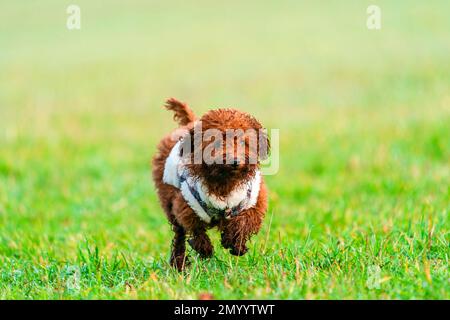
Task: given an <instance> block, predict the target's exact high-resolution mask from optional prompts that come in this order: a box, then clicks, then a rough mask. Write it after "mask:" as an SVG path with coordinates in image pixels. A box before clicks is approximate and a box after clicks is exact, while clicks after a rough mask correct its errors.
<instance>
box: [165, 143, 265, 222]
mask: <svg viewBox="0 0 450 320" xmlns="http://www.w3.org/2000/svg"><path fill="white" fill-rule="evenodd" d="M180 145H181V142H180V141H179V142H177V143H176V144H175V146H174V147H173V148H172V150H171V152H170V154H169V156H168V157H167V159H166V164H165V167H164V175H163V182H164V183H166V184H170V185H172V186H174V187H176V188H178V189H180V191H181V194H182V195H183V198H184V199H185V200H186V202H187V203H188V204H189V206H190V207H191V208H192V210H194V212H195V213H196V214H197V215H198V216H199V217H200V218H201V219H202V220H203V221H205V222H207V223H210V222H211V218H212V216H213V213H212V212H217V211H218V210H219V211H225V210H229V211H236V214H238V213H239V212H240V211H242V210H246V209H249V208H251V207H253V206H255V204H256V202H257V200H258V195H259V189H260V186H261V173H260V171H259V170H258V171H256V173H255V175H254V176H253V178H252V179H251V180H249V181H247V182H246V183H243V184H242V185H240V186H239V187H237V188H236V189H235V190H233V191H232V192H230V194H229V195H228V196H227V197H225V198H223V199H222V198H218V197H216V196H215V195H212V194H209V192H208V189H207V187H206V186H205V185H204V184H203V183H202V181H201V179H193V178H192V177H191V176H190V174H189V172H188V170H187V169H186V168H185V166H184V165H183V161H182V158H181V156H180Z"/></svg>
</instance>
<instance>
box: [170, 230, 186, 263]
mask: <svg viewBox="0 0 450 320" xmlns="http://www.w3.org/2000/svg"><path fill="white" fill-rule="evenodd" d="M172 229H173V231H174V232H175V236H174V238H173V240H172V252H171V255H170V265H171V266H172V267H174V268H176V269H177V270H178V271H183V270H184V267H185V266H186V264H187V257H186V231H185V230H184V228H183V227H182V226H180V225H179V224H177V223H173V227H172Z"/></svg>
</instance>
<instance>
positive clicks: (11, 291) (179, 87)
mask: <svg viewBox="0 0 450 320" xmlns="http://www.w3.org/2000/svg"><path fill="white" fill-rule="evenodd" d="M316 2H317V1H306V2H303V1H273V2H269V1H266V2H261V1H245V2H242V1H226V2H225V1H224V2H217V3H214V4H212V2H211V1H197V2H196V5H195V6H194V5H193V4H190V5H189V4H188V3H187V2H186V1H184V2H182V1H178V2H174V1H165V2H163V1H154V2H147V1H135V0H133V1H127V5H126V6H125V5H123V2H122V1H109V2H108V4H107V5H106V4H105V2H101V1H87V0H83V1H81V0H80V1H76V3H77V4H78V5H79V6H80V7H81V30H73V31H69V30H67V29H66V18H67V14H66V7H67V5H68V3H65V2H64V1H63V2H61V1H56V0H55V1H48V0H47V1H34V2H31V1H7V2H6V1H4V2H3V3H2V5H1V6H0V7H1V8H0V298H1V299H16V298H23V299H79V298H84V299H110V298H112V299H178V298H187V299H197V298H199V297H200V296H201V295H202V294H204V293H208V294H212V295H213V296H214V297H215V298H224V299H228V298H232V299H240V298H246V299H261V298H269V299H273V298H277V299H367V298H369V299H391V298H393V299H424V298H426V299H442V298H446V299H449V298H450V283H449V278H450V272H449V252H450V250H449V241H450V235H449V227H450V219H449V208H450V188H449V181H450V165H449V162H450V143H449V141H450V91H449V88H450V59H449V55H450V41H449V38H450V20H449V19H448V14H449V12H450V2H449V1H445V0H442V1H419V0H417V1H370V2H368V1H330V2H329V3H328V4H327V5H322V6H319V5H318V4H316ZM373 3H375V4H378V5H379V6H380V7H381V10H382V29H381V30H379V31H373V30H368V29H367V28H366V18H367V14H366V8H367V6H368V5H369V4H373ZM170 96H175V97H177V98H179V99H182V100H185V101H188V102H189V103H190V104H191V106H192V108H193V109H194V110H195V111H196V112H197V113H198V114H201V113H202V112H204V111H206V110H208V109H210V108H212V107H228V106H233V107H237V108H239V109H242V110H245V111H248V112H251V113H252V114H254V115H255V116H256V117H257V118H258V119H260V120H261V122H262V123H263V124H264V125H265V126H266V127H268V128H279V129H280V157H281V164H280V170H279V172H278V174H277V175H273V176H268V177H267V178H266V181H267V183H268V186H269V188H270V205H269V206H270V208H269V212H268V215H267V218H266V220H265V223H264V226H263V229H262V230H261V232H260V233H259V234H258V236H256V237H254V238H253V240H252V242H251V244H250V251H249V253H248V254H247V255H245V256H244V257H241V258H236V257H234V256H231V255H229V254H228V252H227V251H225V250H223V249H222V248H221V247H220V245H219V237H218V234H217V233H216V232H214V231H213V230H212V231H211V232H210V235H211V237H212V238H213V240H214V244H215V249H216V250H215V255H214V257H213V258H212V259H211V260H208V261H202V260H200V259H199V258H198V257H197V255H196V254H195V253H194V252H192V251H190V252H189V255H190V257H191V261H192V265H191V266H190V268H189V269H188V271H187V272H185V273H184V274H180V273H177V272H176V271H174V270H172V269H171V268H170V267H169V265H168V258H169V245H170V241H171V237H172V233H171V231H170V228H169V225H168V223H167V220H166V218H165V216H164V214H163V212H162V210H161V208H160V206H159V204H158V202H157V198H156V194H155V190H154V187H153V183H152V181H151V175H150V159H151V157H152V155H153V154H154V152H155V144H156V143H157V141H158V140H159V139H160V137H161V136H162V135H163V134H165V133H166V132H168V131H169V130H170V129H172V128H174V127H175V123H174V122H173V121H172V119H171V114H169V113H167V112H165V111H164V110H162V108H161V105H162V104H163V101H164V100H165V99H166V98H167V97H170Z"/></svg>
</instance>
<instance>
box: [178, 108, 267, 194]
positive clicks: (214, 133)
mask: <svg viewBox="0 0 450 320" xmlns="http://www.w3.org/2000/svg"><path fill="white" fill-rule="evenodd" d="M184 143H187V144H189V147H187V146H186V145H185V147H184V148H183V150H188V151H187V152H186V153H187V154H183V157H187V158H188V159H189V164H187V167H188V169H189V171H190V173H191V174H192V175H193V176H195V177H198V178H200V179H202V181H203V182H204V183H205V184H206V185H207V187H208V190H209V191H210V192H212V193H214V194H216V195H218V196H226V195H227V194H228V193H229V192H230V191H231V190H232V189H233V188H234V187H236V186H237V185H239V184H241V183H245V182H247V181H248V180H249V179H251V178H252V177H253V176H254V174H255V172H256V170H257V169H258V167H259V164H260V160H261V159H264V158H265V157H267V155H268V151H269V147H270V145H269V139H268V137H267V134H266V132H265V131H264V130H263V128H262V126H261V124H260V123H259V122H258V121H257V120H256V119H255V118H254V117H253V116H251V115H249V114H247V113H244V112H241V111H238V110H235V109H218V110H212V111H209V112H207V113H206V114H205V115H203V117H202V118H201V119H200V120H199V121H197V122H196V123H195V124H194V125H193V126H192V128H190V130H189V132H188V134H187V135H186V136H185V139H184Z"/></svg>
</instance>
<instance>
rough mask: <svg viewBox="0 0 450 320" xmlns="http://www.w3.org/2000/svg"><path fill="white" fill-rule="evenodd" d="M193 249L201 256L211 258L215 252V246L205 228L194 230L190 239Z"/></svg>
mask: <svg viewBox="0 0 450 320" xmlns="http://www.w3.org/2000/svg"><path fill="white" fill-rule="evenodd" d="M188 242H189V244H190V245H191V247H192V249H194V250H195V251H197V253H198V254H199V255H200V257H201V258H211V257H212V255H213V252H214V247H213V245H212V243H211V240H210V239H209V237H208V235H207V234H206V230H205V229H199V230H196V231H194V232H193V236H192V238H191V239H189V240H188Z"/></svg>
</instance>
